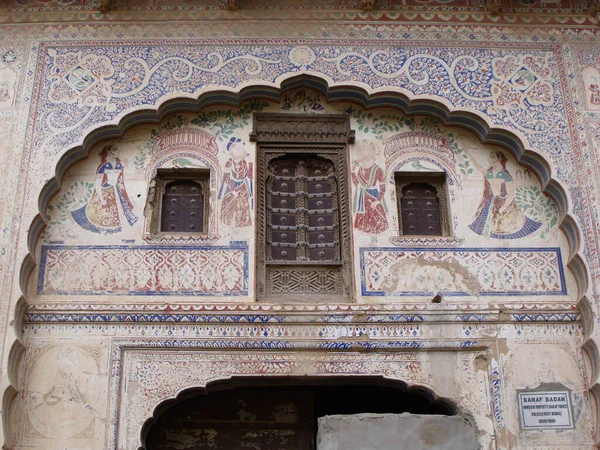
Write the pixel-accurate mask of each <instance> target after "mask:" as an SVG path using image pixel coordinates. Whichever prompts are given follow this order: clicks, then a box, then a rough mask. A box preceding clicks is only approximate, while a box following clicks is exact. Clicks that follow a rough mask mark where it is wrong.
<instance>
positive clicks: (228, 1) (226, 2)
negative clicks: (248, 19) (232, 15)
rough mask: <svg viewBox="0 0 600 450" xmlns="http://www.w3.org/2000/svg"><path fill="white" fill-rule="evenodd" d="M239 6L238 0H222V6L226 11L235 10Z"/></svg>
mask: <svg viewBox="0 0 600 450" xmlns="http://www.w3.org/2000/svg"><path fill="white" fill-rule="evenodd" d="M239 7H240V0H223V8H225V9H226V10H227V11H235V10H236V9H238V8H239Z"/></svg>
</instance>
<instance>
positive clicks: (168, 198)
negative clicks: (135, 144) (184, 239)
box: [157, 171, 210, 234]
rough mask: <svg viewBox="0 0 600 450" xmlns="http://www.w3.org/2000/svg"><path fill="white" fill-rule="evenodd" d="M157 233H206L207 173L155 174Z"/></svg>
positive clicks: (168, 172) (207, 209)
mask: <svg viewBox="0 0 600 450" xmlns="http://www.w3.org/2000/svg"><path fill="white" fill-rule="evenodd" d="M157 188H158V193H159V199H160V204H159V208H158V210H159V217H160V220H159V221H158V222H159V223H158V231H159V232H160V233H176V234H190V233H206V232H207V231H208V214H209V208H208V206H209V205H208V199H209V197H210V195H209V189H208V173H205V172H187V173H182V172H178V171H167V172H159V173H158V178H157Z"/></svg>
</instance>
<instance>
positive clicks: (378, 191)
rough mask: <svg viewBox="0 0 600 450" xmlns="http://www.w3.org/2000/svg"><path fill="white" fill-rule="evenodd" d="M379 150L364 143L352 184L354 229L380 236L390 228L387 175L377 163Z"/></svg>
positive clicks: (359, 153) (370, 144)
mask: <svg viewBox="0 0 600 450" xmlns="http://www.w3.org/2000/svg"><path fill="white" fill-rule="evenodd" d="M376 156H377V149H376V148H375V146H374V145H373V143H371V142H369V141H363V142H362V143H361V145H360V146H359V148H358V161H356V162H355V163H354V165H355V167H356V168H355V170H354V171H353V172H352V183H353V184H354V185H355V186H356V188H355V189H356V192H355V197H354V212H355V214H356V215H355V218H354V228H356V229H358V230H361V231H364V232H365V233H370V234H379V233H381V232H382V231H384V230H387V228H388V221H387V216H386V212H387V208H386V205H385V201H384V198H383V197H384V194H385V174H384V172H383V170H381V168H380V167H379V166H378V165H377V164H376V163H375V157H376Z"/></svg>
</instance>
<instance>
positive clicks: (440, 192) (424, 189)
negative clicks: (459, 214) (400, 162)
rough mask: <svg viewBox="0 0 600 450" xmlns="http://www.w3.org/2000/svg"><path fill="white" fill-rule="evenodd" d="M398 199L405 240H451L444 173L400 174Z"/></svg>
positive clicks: (397, 186) (397, 191)
mask: <svg viewBox="0 0 600 450" xmlns="http://www.w3.org/2000/svg"><path fill="white" fill-rule="evenodd" d="M396 199H397V202H398V225H399V231H400V233H399V234H400V235H401V236H449V235H450V226H449V221H448V202H447V195H446V176H445V174H444V173H397V174H396Z"/></svg>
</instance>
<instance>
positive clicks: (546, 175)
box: [3, 72, 600, 442]
mask: <svg viewBox="0 0 600 450" xmlns="http://www.w3.org/2000/svg"><path fill="white" fill-rule="evenodd" d="M359 85H360V86H359ZM299 87H305V88H310V89H314V90H316V91H318V92H320V93H321V94H322V95H323V96H324V97H325V99H326V100H327V101H328V102H330V103H331V102H354V103H358V104H359V105H361V106H362V107H363V108H365V109H371V108H377V107H390V108H395V109H398V110H399V111H401V112H402V113H403V114H405V115H408V116H412V115H427V116H431V117H435V118H437V119H438V120H440V121H441V122H442V124H444V125H446V126H456V127H461V128H464V129H467V130H469V131H471V132H473V133H474V134H475V135H477V137H478V138H479V139H480V140H481V142H483V143H485V144H496V145H500V146H501V147H504V148H506V149H507V150H508V151H510V152H511V153H512V154H513V156H514V157H515V158H516V160H517V161H518V162H519V163H520V164H523V165H524V166H526V167H528V168H529V169H531V170H532V171H533V172H534V173H535V174H536V175H537V176H538V177H539V179H540V181H541V185H542V187H543V190H544V192H545V193H546V194H548V195H549V196H550V197H552V199H553V200H554V201H555V202H556V204H557V206H558V209H559V216H560V225H559V226H560V228H561V230H562V231H563V232H564V233H565V235H566V237H567V241H568V246H569V254H568V255H567V260H568V262H567V267H568V268H569V269H570V270H571V272H572V273H573V275H574V277H575V279H576V282H577V287H578V294H577V304H578V307H579V309H580V311H581V314H582V317H583V321H584V325H585V336H584V343H583V346H582V347H583V350H584V351H585V353H586V354H587V355H588V358H589V365H590V373H589V379H588V384H589V389H590V391H591V393H592V395H593V398H594V399H595V402H596V406H597V408H596V409H597V410H600V379H599V377H600V349H599V347H598V339H600V337H599V336H598V333H600V331H599V330H598V327H597V326H596V319H597V317H598V313H597V307H596V305H595V304H594V303H592V301H590V297H591V296H590V295H589V293H588V288H589V271H588V269H587V265H586V263H585V261H584V257H582V256H581V255H580V254H579V253H580V250H581V233H580V226H579V224H578V221H577V219H576V218H575V216H574V215H573V214H572V212H571V211H572V209H571V202H570V200H569V196H568V194H567V191H566V189H565V187H564V186H563V184H562V182H561V181H559V180H558V179H556V178H554V168H553V165H552V164H551V163H550V162H549V161H548V160H546V159H545V158H544V156H542V155H541V154H539V153H538V152H536V151H535V150H532V149H529V148H527V145H526V142H525V139H524V138H523V137H521V136H520V135H519V134H516V133H514V132H513V131H510V130H506V129H502V128H499V127H494V126H492V125H491V124H490V122H489V120H487V118H485V117H483V116H481V115H479V114H476V113H475V112H473V111H464V110H458V109H456V108H454V107H452V105H449V104H448V102H447V101H445V100H443V99H438V100H431V99H425V98H412V99H411V98H409V97H408V96H407V95H406V94H405V93H404V91H403V90H402V89H401V88H393V87H386V88H380V89H369V88H368V87H367V86H366V85H364V84H363V83H356V85H350V84H336V83H334V82H333V80H331V79H329V78H328V77H324V76H323V75H322V74H317V73H310V72H306V73H304V74H302V75H285V76H282V77H280V78H279V79H278V80H277V81H276V82H275V83H264V82H257V83H255V84H249V85H248V84H247V85H242V86H240V87H239V88H237V89H235V90H234V89H226V88H222V89H216V88H213V89H211V90H206V91H201V92H200V94H199V96H198V97H196V98H189V94H188V97H187V98H186V97H183V96H182V97H180V98H174V99H168V100H164V101H163V102H162V103H161V104H159V105H157V106H155V107H152V108H148V109H143V110H138V111H135V112H129V113H124V115H122V116H121V118H120V120H119V121H118V122H117V123H110V124H102V125H98V126H97V127H96V128H95V129H93V130H92V131H91V132H90V133H88V134H87V136H86V137H85V139H83V140H82V142H83V143H82V144H80V145H76V146H74V147H72V148H70V149H68V150H67V151H65V152H64V154H63V155H62V157H61V158H60V159H59V161H58V163H57V165H56V168H55V176H54V177H53V178H52V179H51V180H49V181H48V182H47V183H46V184H45V185H44V187H43V188H42V190H41V192H40V194H39V198H38V207H39V213H38V214H37V215H36V216H35V218H34V219H33V221H32V223H31V225H30V227H29V231H28V238H27V245H28V250H29V253H28V254H27V255H26V257H25V258H24V260H23V261H22V263H21V268H20V287H21V291H22V296H21V298H20V299H19V301H18V302H17V307H16V308H15V310H13V311H9V315H10V314H12V315H13V316H14V317H15V320H14V326H15V341H14V342H13V345H12V351H11V352H10V355H9V357H8V366H9V369H10V370H9V372H11V373H12V372H14V371H16V370H17V367H18V363H17V360H18V359H20V358H22V355H23V353H24V345H23V343H22V341H21V339H22V333H21V329H22V316H23V313H24V311H25V309H26V295H27V294H26V293H27V286H28V283H29V280H30V277H31V275H32V274H33V271H34V269H35V267H36V262H35V249H36V245H37V242H38V240H39V237H40V235H41V233H42V231H43V229H44V228H45V222H44V219H43V217H44V216H45V212H46V209H47V206H48V204H49V202H50V199H51V198H52V197H53V195H54V194H55V193H56V192H58V190H59V189H60V185H61V182H62V178H63V176H64V174H65V173H66V172H67V170H68V169H69V168H70V167H71V166H72V165H73V164H75V163H76V162H78V161H80V160H82V159H84V158H86V157H87V156H88V155H89V152H90V150H91V149H92V147H93V146H94V145H96V144H97V143H98V142H100V141H103V140H106V139H114V138H118V137H121V136H122V135H123V134H124V132H125V131H126V130H128V129H129V128H131V127H132V126H134V125H137V124H139V123H141V122H145V123H158V122H160V121H161V120H162V119H163V118H164V117H165V116H166V115H168V114H170V113H172V112H174V111H197V110H199V109H201V108H203V107H206V106H210V105H214V104H226V105H233V106H238V105H240V104H241V103H242V102H244V101H246V100H249V99H255V98H260V99H267V100H272V101H278V100H279V98H280V96H281V94H282V93H283V92H285V91H288V90H291V89H295V88H299ZM18 378H19V377H18V376H17V373H16V372H15V373H14V374H13V375H12V376H9V382H10V385H9V386H8V387H7V389H6V390H5V392H4V397H3V403H4V405H5V408H4V410H3V424H4V426H5V428H4V429H5V433H4V434H5V440H6V441H7V442H8V440H9V439H10V437H9V435H10V433H8V432H6V431H7V430H9V429H10V427H9V421H8V417H7V414H8V413H9V408H7V407H6V406H8V405H10V404H11V403H12V401H13V400H14V398H15V392H18V390H19V388H20V386H19V383H18V381H17V380H18ZM596 421H597V424H596V430H597V435H600V432H599V431H600V422H599V421H598V418H596Z"/></svg>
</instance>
